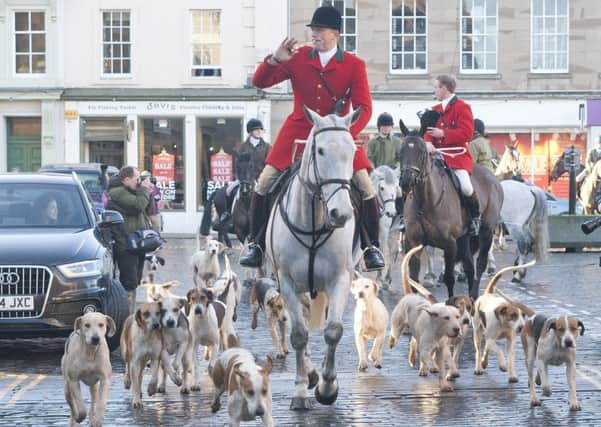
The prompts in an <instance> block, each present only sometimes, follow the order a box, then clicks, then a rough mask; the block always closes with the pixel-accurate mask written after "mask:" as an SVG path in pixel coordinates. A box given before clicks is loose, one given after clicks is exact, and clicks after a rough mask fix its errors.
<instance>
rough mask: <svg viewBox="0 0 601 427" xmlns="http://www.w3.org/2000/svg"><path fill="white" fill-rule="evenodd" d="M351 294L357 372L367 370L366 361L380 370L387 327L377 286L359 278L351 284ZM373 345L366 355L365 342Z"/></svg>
mask: <svg viewBox="0 0 601 427" xmlns="http://www.w3.org/2000/svg"><path fill="white" fill-rule="evenodd" d="M351 293H352V294H353V296H354V297H355V300H356V301H357V304H356V306H355V319H354V323H353V329H354V332H355V345H356V346H357V353H358V354H359V371H366V370H367V359H369V360H370V361H371V362H373V364H374V367H375V368H377V369H381V368H382V363H381V362H382V347H384V336H385V334H386V327H387V326H388V310H386V306H385V305H384V303H383V302H382V301H381V300H380V299H379V298H378V285H377V284H376V282H374V281H373V280H371V279H368V278H365V277H360V278H358V279H355V280H353V281H352V282H351ZM369 339H373V340H374V343H373V346H372V349H371V352H370V353H369V356H368V355H367V340H369Z"/></svg>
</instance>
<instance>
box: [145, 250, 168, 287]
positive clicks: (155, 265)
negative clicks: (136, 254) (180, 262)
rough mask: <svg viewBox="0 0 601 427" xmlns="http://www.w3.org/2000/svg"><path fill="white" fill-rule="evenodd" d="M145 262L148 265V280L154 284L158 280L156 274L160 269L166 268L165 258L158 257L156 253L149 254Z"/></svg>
mask: <svg viewBox="0 0 601 427" xmlns="http://www.w3.org/2000/svg"><path fill="white" fill-rule="evenodd" d="M144 262H145V264H146V271H148V274H147V276H146V278H147V280H148V282H149V283H154V281H155V279H156V276H155V275H156V272H157V271H158V270H159V268H160V267H164V266H165V258H163V257H162V256H160V255H157V254H156V251H155V252H149V253H147V254H146V255H145V256H144Z"/></svg>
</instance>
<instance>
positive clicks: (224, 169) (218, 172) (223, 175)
mask: <svg viewBox="0 0 601 427" xmlns="http://www.w3.org/2000/svg"><path fill="white" fill-rule="evenodd" d="M233 171H234V161H233V158H232V155H231V154H227V153H225V152H223V151H220V152H219V153H217V154H213V155H212V156H211V181H216V182H221V183H224V182H230V181H233V179H234V174H233Z"/></svg>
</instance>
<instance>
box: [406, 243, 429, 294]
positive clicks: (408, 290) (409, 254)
mask: <svg viewBox="0 0 601 427" xmlns="http://www.w3.org/2000/svg"><path fill="white" fill-rule="evenodd" d="M423 247H424V245H418V246H416V247H414V248H412V249H411V250H410V251H409V252H407V253H406V254H405V256H404V257H403V261H402V262H401V283H402V284H403V292H404V294H405V295H409V294H411V293H412V292H413V290H412V289H411V279H410V278H409V261H411V257H412V256H413V254H415V253H416V252H418V251H421V250H422V248H423Z"/></svg>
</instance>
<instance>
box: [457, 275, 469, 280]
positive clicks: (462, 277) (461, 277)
mask: <svg viewBox="0 0 601 427" xmlns="http://www.w3.org/2000/svg"><path fill="white" fill-rule="evenodd" d="M466 280H467V277H466V276H465V273H460V274H458V275H457V281H458V282H465V281H466Z"/></svg>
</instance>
